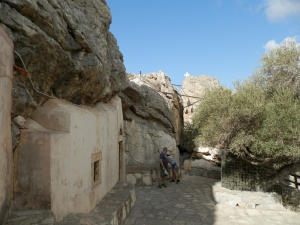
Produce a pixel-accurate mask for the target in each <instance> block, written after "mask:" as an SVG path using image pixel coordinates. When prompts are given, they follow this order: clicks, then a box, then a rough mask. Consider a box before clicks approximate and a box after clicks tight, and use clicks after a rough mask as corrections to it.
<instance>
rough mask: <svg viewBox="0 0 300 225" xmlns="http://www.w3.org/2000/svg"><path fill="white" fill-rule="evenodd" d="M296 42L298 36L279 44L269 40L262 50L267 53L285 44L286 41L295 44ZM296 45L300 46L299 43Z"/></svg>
mask: <svg viewBox="0 0 300 225" xmlns="http://www.w3.org/2000/svg"><path fill="white" fill-rule="evenodd" d="M297 40H298V36H295V37H286V38H285V39H284V40H283V41H282V42H281V43H279V44H278V43H276V41H275V40H270V41H268V42H267V43H266V44H265V45H264V48H265V50H266V52H269V51H271V50H272V49H275V48H277V47H278V46H280V45H282V44H284V43H285V42H287V41H295V42H297ZM298 45H300V43H298Z"/></svg>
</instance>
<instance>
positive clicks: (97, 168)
mask: <svg viewBox="0 0 300 225" xmlns="http://www.w3.org/2000/svg"><path fill="white" fill-rule="evenodd" d="M101 160H102V153H101V152H99V153H96V154H94V155H92V163H91V167H92V168H91V172H92V173H91V175H92V176H91V180H92V188H94V187H96V186H97V185H99V184H101Z"/></svg>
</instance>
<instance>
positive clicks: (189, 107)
mask: <svg viewBox="0 0 300 225" xmlns="http://www.w3.org/2000/svg"><path fill="white" fill-rule="evenodd" d="M220 86H221V84H220V82H219V81H218V79H217V78H214V77H210V76H206V75H202V76H198V77H195V76H188V77H186V78H185V79H184V80H183V83H182V88H181V93H182V94H183V95H188V96H193V97H187V96H182V100H183V106H184V114H183V115H184V122H192V120H191V118H192V115H193V112H194V110H195V109H196V108H197V106H198V105H199V103H200V102H201V98H202V97H203V95H204V93H205V90H206V89H211V88H215V87H220Z"/></svg>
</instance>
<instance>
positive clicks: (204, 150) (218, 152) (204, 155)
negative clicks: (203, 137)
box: [192, 146, 223, 165]
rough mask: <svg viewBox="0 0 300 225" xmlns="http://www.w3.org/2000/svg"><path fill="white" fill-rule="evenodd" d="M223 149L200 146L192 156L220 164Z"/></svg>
mask: <svg viewBox="0 0 300 225" xmlns="http://www.w3.org/2000/svg"><path fill="white" fill-rule="evenodd" d="M222 151H223V150H222V149H218V148H212V147H204V146H199V147H198V148H195V149H194V152H193V154H192V158H194V159H205V160H207V161H210V162H214V163H217V164H218V165H220V164H221V160H222Z"/></svg>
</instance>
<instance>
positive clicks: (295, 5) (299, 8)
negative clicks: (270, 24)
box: [265, 0, 300, 21]
mask: <svg viewBox="0 0 300 225" xmlns="http://www.w3.org/2000/svg"><path fill="white" fill-rule="evenodd" d="M265 5H266V14H267V17H268V19H269V20H271V21H279V20H281V19H284V18H285V17H287V16H289V15H299V14H300V1H299V0H265Z"/></svg>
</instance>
